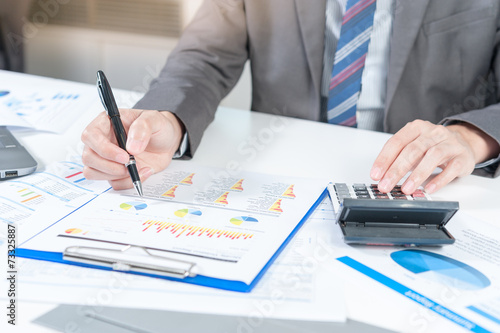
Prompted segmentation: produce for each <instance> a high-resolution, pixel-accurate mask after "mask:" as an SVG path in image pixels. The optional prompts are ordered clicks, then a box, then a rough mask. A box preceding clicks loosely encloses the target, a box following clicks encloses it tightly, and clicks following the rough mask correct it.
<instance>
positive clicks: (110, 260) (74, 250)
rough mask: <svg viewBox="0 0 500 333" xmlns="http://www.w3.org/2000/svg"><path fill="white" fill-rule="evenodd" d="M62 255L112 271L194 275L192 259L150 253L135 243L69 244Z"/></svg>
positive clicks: (168, 275)
mask: <svg viewBox="0 0 500 333" xmlns="http://www.w3.org/2000/svg"><path fill="white" fill-rule="evenodd" d="M134 251H135V252H138V251H139V252H142V255H140V254H139V255H138V254H137V253H136V254H134V253H132V252H134ZM144 253H145V254H146V256H144ZM130 257H139V258H140V259H139V260H133V259H132V260H131V259H130ZM63 259H64V260H68V261H74V262H80V263H85V264H90V265H98V266H105V267H110V268H111V269H113V270H115V271H122V272H140V273H146V274H155V275H161V276H167V277H174V278H180V279H184V278H187V277H194V276H196V273H193V268H194V267H195V266H196V263H193V262H189V261H183V260H179V259H172V258H167V257H163V256H159V255H155V254H152V253H150V252H149V251H148V249H147V248H145V247H141V246H135V245H126V246H125V247H124V248H122V249H105V248H98V247H88V246H70V247H67V248H66V249H65V250H64V252H63ZM161 263H164V264H161ZM167 263H168V265H167Z"/></svg>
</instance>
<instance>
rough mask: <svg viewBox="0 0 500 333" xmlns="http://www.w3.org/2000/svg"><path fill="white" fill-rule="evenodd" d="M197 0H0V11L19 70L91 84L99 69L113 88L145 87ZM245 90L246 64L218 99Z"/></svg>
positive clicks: (232, 103)
mask: <svg viewBox="0 0 500 333" xmlns="http://www.w3.org/2000/svg"><path fill="white" fill-rule="evenodd" d="M202 1H203V0H0V15H2V17H8V20H9V26H10V27H13V28H9V29H11V30H10V33H11V34H10V35H11V37H12V36H17V39H16V38H14V39H15V40H16V41H19V40H22V41H23V47H24V57H22V58H21V60H19V62H20V63H21V67H20V68H23V69H24V71H25V72H26V73H29V74H36V75H42V76H48V77H55V78H61V79H67V80H73V81H79V82H85V83H91V84H93V83H95V72H96V70H97V69H102V70H103V71H104V72H106V75H107V76H108V78H109V80H110V82H111V84H112V85H113V86H114V87H116V88H122V89H127V90H134V91H140V92H144V91H146V89H147V87H148V86H149V83H150V82H151V80H152V78H153V77H155V76H156V75H157V74H158V72H159V71H160V69H161V68H162V67H163V65H164V64H165V61H166V59H167V57H168V54H169V53H170V52H171V51H172V49H173V48H174V47H175V45H176V43H177V41H178V38H179V36H180V35H181V33H182V30H183V29H184V27H185V26H186V25H187V24H188V23H189V22H190V20H191V19H192V18H193V16H194V14H195V12H196V10H197V9H198V7H199V5H200V4H201V2H202ZM12 40H13V39H12V38H11V40H10V41H8V42H7V44H11V45H13V43H14V42H13V41H12ZM22 63H24V67H23V66H22ZM250 89H251V84H250V74H249V69H248V65H247V68H246V69H245V71H244V74H243V76H242V79H241V80H240V82H239V83H238V85H237V87H236V88H235V89H234V91H233V92H232V93H231V94H230V95H229V96H228V97H227V98H226V99H225V100H224V101H223V103H222V105H225V106H229V107H235V108H241V109H248V108H249V107H250Z"/></svg>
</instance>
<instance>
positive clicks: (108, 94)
mask: <svg viewBox="0 0 500 333" xmlns="http://www.w3.org/2000/svg"><path fill="white" fill-rule="evenodd" d="M97 90H98V91H99V96H100V97H101V102H102V104H103V105H104V108H105V109H106V112H107V114H108V117H109V119H110V121H111V125H112V126H113V130H114V132H115V136H116V141H117V142H118V145H119V146H120V148H121V149H123V150H125V151H126V150H127V133H125V128H123V124H122V120H121V118H120V112H119V111H118V107H117V106H116V101H115V97H114V96H113V91H111V87H110V85H109V83H108V80H107V79H106V75H104V72H103V71H98V72H97ZM125 167H126V168H127V170H128V172H129V174H130V178H131V179H132V184H134V188H135V190H136V191H137V194H139V196H141V197H142V195H143V193H142V183H141V178H140V177H139V173H138V172H137V166H136V162H135V158H134V156H132V155H129V160H128V162H127V163H125Z"/></svg>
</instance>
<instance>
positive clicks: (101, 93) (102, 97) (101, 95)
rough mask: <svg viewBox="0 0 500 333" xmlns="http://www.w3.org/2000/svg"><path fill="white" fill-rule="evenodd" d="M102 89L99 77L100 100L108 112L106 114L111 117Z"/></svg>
mask: <svg viewBox="0 0 500 333" xmlns="http://www.w3.org/2000/svg"><path fill="white" fill-rule="evenodd" d="M102 89H103V88H102V84H101V80H100V79H99V77H97V91H98V92H99V98H100V99H101V103H102V105H103V106H104V109H105V110H106V114H107V115H108V116H109V110H108V107H107V105H106V103H105V102H104V96H103V92H102Z"/></svg>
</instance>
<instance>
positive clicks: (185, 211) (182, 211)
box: [174, 208, 201, 217]
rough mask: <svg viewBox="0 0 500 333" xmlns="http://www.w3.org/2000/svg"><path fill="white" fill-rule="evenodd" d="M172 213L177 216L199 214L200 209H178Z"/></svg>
mask: <svg viewBox="0 0 500 333" xmlns="http://www.w3.org/2000/svg"><path fill="white" fill-rule="evenodd" d="M174 214H175V216H178V217H184V216H186V215H188V214H189V215H196V216H201V210H198V209H189V208H186V209H179V210H178V211H176V212H175V213H174Z"/></svg>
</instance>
